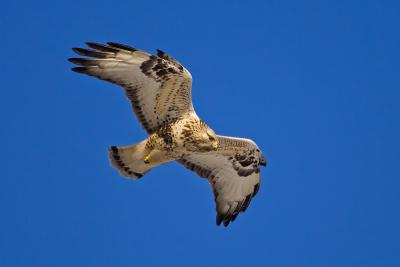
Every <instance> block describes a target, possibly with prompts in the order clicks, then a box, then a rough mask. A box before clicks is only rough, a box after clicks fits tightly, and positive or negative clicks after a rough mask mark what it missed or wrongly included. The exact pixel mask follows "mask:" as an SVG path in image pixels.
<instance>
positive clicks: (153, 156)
mask: <svg viewBox="0 0 400 267" xmlns="http://www.w3.org/2000/svg"><path fill="white" fill-rule="evenodd" d="M143 161H144V163H146V164H152V165H158V164H161V163H164V162H167V161H170V159H168V157H167V156H166V155H165V153H164V152H163V151H161V150H158V149H153V150H151V151H150V153H149V154H147V155H146V156H145V157H144V158H143Z"/></svg>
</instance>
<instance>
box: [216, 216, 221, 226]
mask: <svg viewBox="0 0 400 267" xmlns="http://www.w3.org/2000/svg"><path fill="white" fill-rule="evenodd" d="M222 219H223V217H222V216H221V215H217V218H216V224H217V225H218V226H220V225H221V223H222Z"/></svg>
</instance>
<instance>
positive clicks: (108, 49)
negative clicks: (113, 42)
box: [85, 42, 119, 53]
mask: <svg viewBox="0 0 400 267" xmlns="http://www.w3.org/2000/svg"><path fill="white" fill-rule="evenodd" d="M85 44H86V45H87V46H88V47H90V48H93V49H96V50H98V51H103V52H109V53H117V52H119V50H118V49H115V48H112V47H110V46H107V45H103V44H100V43H95V42H85Z"/></svg>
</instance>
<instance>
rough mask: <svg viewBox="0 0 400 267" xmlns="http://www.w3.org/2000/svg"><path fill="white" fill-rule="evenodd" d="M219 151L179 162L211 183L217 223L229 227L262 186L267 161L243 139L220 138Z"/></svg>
mask: <svg viewBox="0 0 400 267" xmlns="http://www.w3.org/2000/svg"><path fill="white" fill-rule="evenodd" d="M218 141H219V148H218V150H217V151H212V152H207V153H201V154H191V155H185V156H184V157H183V158H182V159H180V160H178V162H179V163H181V164H183V165H184V166H185V167H186V168H188V169H190V170H192V171H194V172H196V173H197V174H198V175H200V176H201V177H204V178H207V179H208V181H209V182H210V184H211V186H212V188H213V193H214V199H215V202H216V211H217V217H216V223H217V225H220V224H221V222H223V224H224V225H225V226H228V225H229V223H230V222H231V221H234V220H235V219H236V217H237V216H238V214H239V213H240V212H244V211H246V209H247V207H248V206H249V204H250V201H251V199H252V198H253V197H254V196H255V195H256V194H257V192H258V190H259V187H260V165H265V164H266V162H265V159H264V157H263V155H262V153H261V152H260V150H259V149H258V147H257V145H256V144H255V143H254V142H253V141H251V140H249V139H242V138H232V137H224V136H218Z"/></svg>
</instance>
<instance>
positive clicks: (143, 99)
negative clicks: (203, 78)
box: [69, 42, 197, 134]
mask: <svg viewBox="0 0 400 267" xmlns="http://www.w3.org/2000/svg"><path fill="white" fill-rule="evenodd" d="M86 44H87V45H88V46H89V47H90V48H91V49H86V48H73V51H75V52H76V53H77V54H79V55H81V56H86V58H70V59H69V61H71V62H72V63H74V64H77V65H80V67H75V68H73V69H72V70H73V71H75V72H79V73H84V74H87V75H90V76H94V77H97V78H99V79H101V80H105V81H109V82H112V83H115V84H117V85H120V86H122V87H123V88H124V89H125V93H126V95H127V96H128V98H129V100H130V101H131V103H132V108H133V110H134V112H135V113H136V116H137V117H138V119H139V121H140V122H141V124H142V126H143V128H144V129H145V130H146V131H147V132H148V133H149V134H151V133H153V132H155V131H156V130H157V129H158V128H159V127H160V126H162V125H163V124H164V123H166V122H170V121H173V120H175V119H177V118H179V117H181V116H182V115H186V116H187V115H190V116H197V115H196V114H195V112H194V109H193V106H192V97H191V88H192V76H191V75H190V73H189V71H188V70H186V69H185V68H184V67H183V66H182V65H181V64H180V63H179V62H178V61H176V60H175V59H174V58H172V57H171V56H169V55H167V54H166V53H164V52H162V51H160V50H157V56H154V55H151V54H149V53H147V52H144V51H140V50H138V49H136V48H132V47H129V46H126V45H122V44H118V43H112V42H110V43H107V45H103V44H98V43H90V42H88V43H86Z"/></svg>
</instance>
